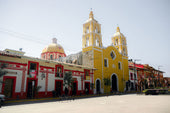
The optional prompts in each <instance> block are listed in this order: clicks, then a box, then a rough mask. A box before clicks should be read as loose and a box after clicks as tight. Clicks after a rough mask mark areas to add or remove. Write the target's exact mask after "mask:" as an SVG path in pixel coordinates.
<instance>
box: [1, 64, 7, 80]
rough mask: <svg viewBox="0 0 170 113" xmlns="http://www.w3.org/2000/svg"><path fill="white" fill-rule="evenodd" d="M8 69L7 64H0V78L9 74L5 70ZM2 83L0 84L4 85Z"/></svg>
mask: <svg viewBox="0 0 170 113" xmlns="http://www.w3.org/2000/svg"><path fill="white" fill-rule="evenodd" d="M6 67H7V64H5V63H0V78H1V77H2V76H4V75H5V74H6V73H8V72H7V71H6V70H4V68H6ZM2 82H3V80H0V83H2Z"/></svg>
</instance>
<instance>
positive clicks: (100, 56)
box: [82, 12, 129, 92]
mask: <svg viewBox="0 0 170 113" xmlns="http://www.w3.org/2000/svg"><path fill="white" fill-rule="evenodd" d="M91 16H93V14H92V12H90V17H89V20H88V21H87V22H86V23H85V24H84V25H83V38H82V45H83V48H82V52H83V53H84V54H87V53H88V51H90V52H91V54H89V56H91V57H90V59H91V60H92V62H91V60H90V61H89V60H88V59H83V60H84V61H83V62H84V63H83V64H87V62H90V63H91V66H92V67H93V68H96V70H95V71H94V86H95V88H96V80H97V79H100V81H101V91H102V89H104V92H108V91H107V90H108V89H109V90H110V89H111V86H110V87H109V88H108V87H107V88H106V86H104V80H103V79H104V78H110V80H111V77H112V75H113V74H115V75H116V76H117V78H118V91H120V92H123V91H124V88H125V84H126V81H128V79H129V69H128V57H127V45H126V38H125V37H124V36H123V35H122V34H121V33H120V29H119V27H118V28H117V32H116V33H117V34H116V36H115V37H113V38H112V43H113V44H114V41H115V40H116V39H118V41H119V42H118V43H119V46H108V47H107V48H103V47H102V37H101V25H100V24H99V23H98V22H97V21H96V20H95V19H94V18H93V17H92V18H91ZM87 26H89V28H90V31H89V33H87V32H85V30H86V28H87ZM96 27H97V29H98V31H99V32H95V28H96ZM120 35H121V36H122V37H121V36H120ZM86 37H89V38H90V39H89V43H90V44H89V46H88V47H87V46H85V44H86ZM96 37H97V38H99V43H100V44H101V46H96V45H95V40H96ZM122 40H124V44H122V43H123V41H122ZM117 48H118V49H117ZM123 48H125V50H126V54H123V55H122V53H121V51H122V50H123ZM112 51H114V54H115V56H116V57H115V59H112V58H111V55H110V53H111V52H112ZM84 57H85V58H87V56H84ZM105 58H106V59H108V67H105V66H104V59H105ZM119 62H120V63H121V69H119V68H118V63H119Z"/></svg>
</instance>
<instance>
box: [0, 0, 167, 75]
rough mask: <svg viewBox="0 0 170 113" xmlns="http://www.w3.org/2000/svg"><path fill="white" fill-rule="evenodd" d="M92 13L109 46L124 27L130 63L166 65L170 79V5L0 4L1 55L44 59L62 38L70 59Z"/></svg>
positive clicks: (85, 0)
mask: <svg viewBox="0 0 170 113" xmlns="http://www.w3.org/2000/svg"><path fill="white" fill-rule="evenodd" d="M91 8H92V10H93V13H94V18H95V19H96V20H97V21H98V22H99V23H100V24H101V33H102V40H103V45H104V46H105V47H107V46H109V45H110V44H111V37H112V36H113V34H114V33H115V32H116V27H117V25H118V26H119V27H120V31H121V32H122V33H123V34H124V35H125V36H126V39H127V45H128V56H129V59H140V60H141V61H138V62H137V63H142V64H149V65H151V66H153V67H154V68H156V69H158V66H162V67H160V70H162V71H164V72H165V74H164V76H169V77H170V45H169V43H170V35H169V34H170V0H146V1H145V0H140V1H139V0H134V1H132V0H123V1H121V0H0V50H4V49H5V48H9V49H14V50H19V48H23V51H25V52H26V55H27V56H33V57H38V58H39V57H40V54H41V52H42V50H43V48H45V47H46V46H47V45H48V44H50V43H51V42H52V38H54V37H56V38H57V39H58V43H59V44H60V45H62V46H63V48H64V50H65V52H66V54H67V55H68V54H72V53H77V52H79V51H81V49H82V32H83V24H84V22H85V21H86V20H87V19H88V18H89V13H90V10H91Z"/></svg>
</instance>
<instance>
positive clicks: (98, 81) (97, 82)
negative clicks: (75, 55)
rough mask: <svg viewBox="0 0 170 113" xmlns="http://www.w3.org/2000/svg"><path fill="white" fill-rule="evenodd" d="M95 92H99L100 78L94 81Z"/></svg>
mask: <svg viewBox="0 0 170 113" xmlns="http://www.w3.org/2000/svg"><path fill="white" fill-rule="evenodd" d="M96 93H97V94H100V80H99V79H98V80H97V81H96Z"/></svg>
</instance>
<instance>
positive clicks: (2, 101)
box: [0, 94, 5, 107]
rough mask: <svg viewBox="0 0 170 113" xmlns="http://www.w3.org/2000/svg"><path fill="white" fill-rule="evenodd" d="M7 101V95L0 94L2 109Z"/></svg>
mask: <svg viewBox="0 0 170 113" xmlns="http://www.w3.org/2000/svg"><path fill="white" fill-rule="evenodd" d="M4 101H5V95H2V94H0V107H1V105H2V104H3V103H4Z"/></svg>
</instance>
